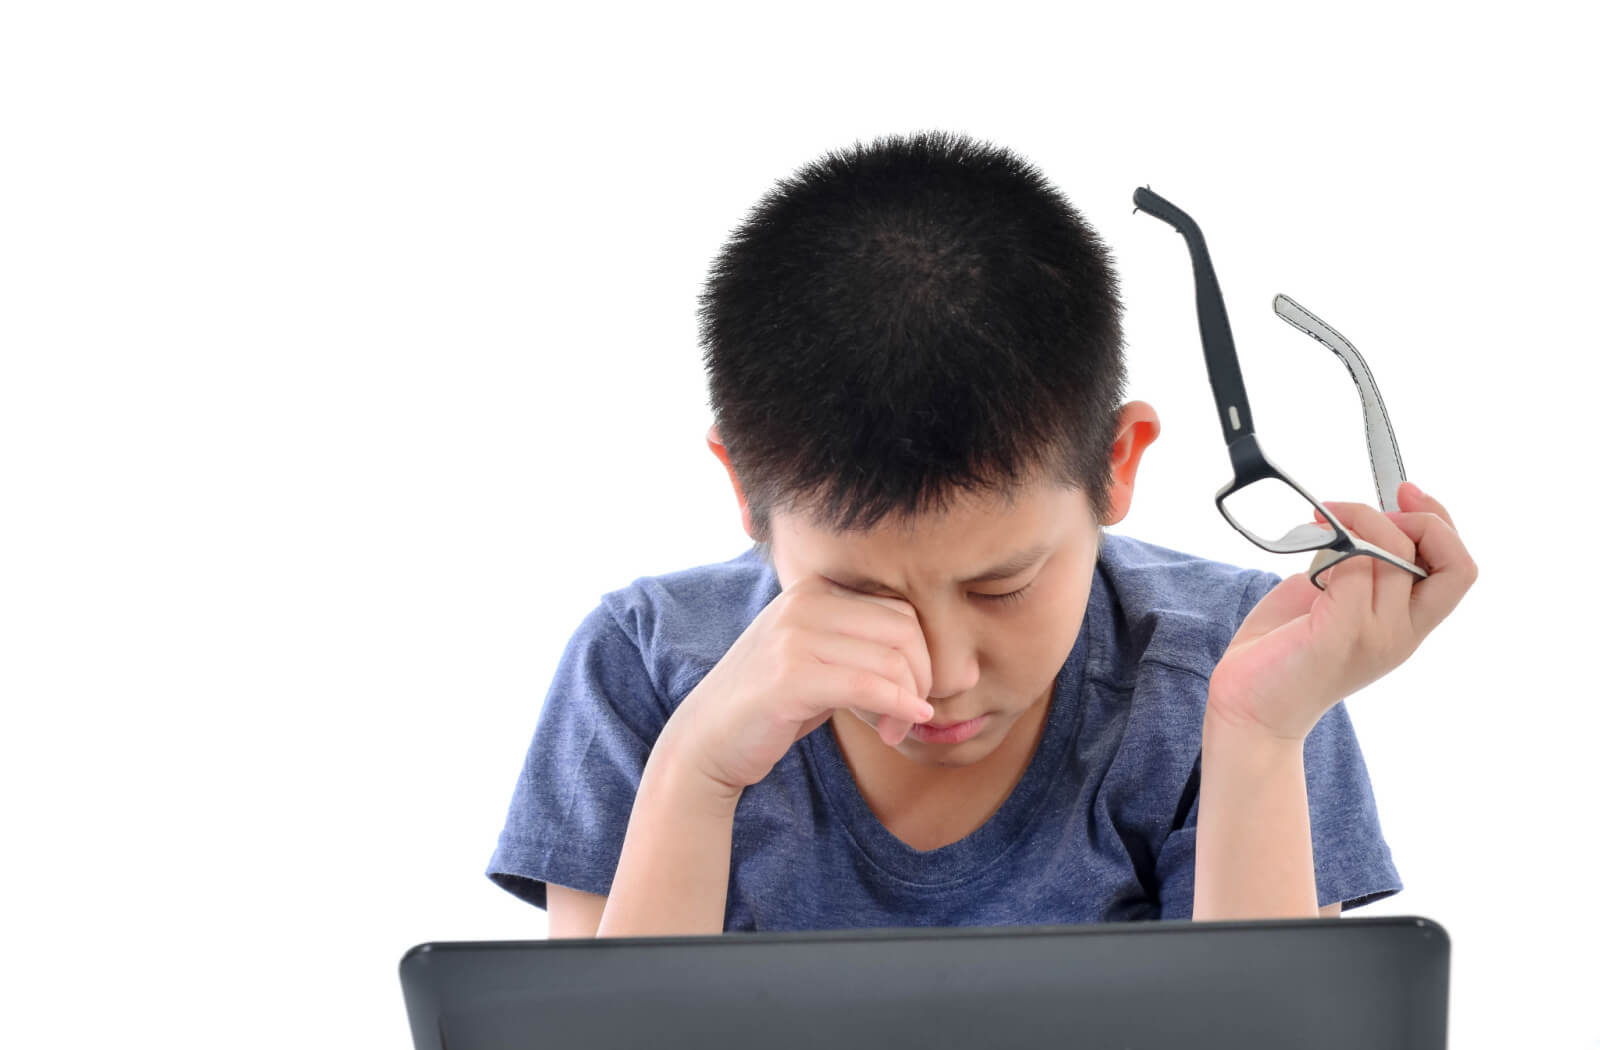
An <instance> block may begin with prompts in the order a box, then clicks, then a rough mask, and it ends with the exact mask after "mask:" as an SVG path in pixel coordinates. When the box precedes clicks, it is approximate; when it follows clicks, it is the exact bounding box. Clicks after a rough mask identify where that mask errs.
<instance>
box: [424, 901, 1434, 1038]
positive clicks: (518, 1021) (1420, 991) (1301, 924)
mask: <svg viewBox="0 0 1600 1050" xmlns="http://www.w3.org/2000/svg"><path fill="white" fill-rule="evenodd" d="M1449 969H1450V941H1449V937H1448V936H1447V935H1446V933H1445V931H1444V929H1443V927H1441V926H1439V925H1438V924H1437V923H1435V922H1432V921H1431V920H1428V919H1423V918H1417V917H1414V916H1398V917H1393V916H1386V917H1375V918H1366V919H1362V918H1340V919H1281V920H1260V921H1251V922H1186V921H1175V920H1168V921H1159V922H1137V923H1103V924H1102V923H1091V924H1081V925H1069V926H1005V927H937V928H930V927H900V928H874V929H862V930H823V931H809V932H782V933H728V934H723V935H720V936H695V937H616V938H599V939H570V940H569V939H561V940H545V941H479V942H462V941H458V942H435V943H428V944H419V945H417V946H416V947H414V948H412V949H411V950H410V951H408V952H407V953H406V954H405V957H404V958H402V959H401V960H400V983H401V988H402V991H403V992H404V995H405V1003H406V1012H407V1014H408V1015H409V1017H410V1021H411V1036H412V1039H413V1041H414V1042H415V1044H416V1047H417V1050H534V1048H539V1050H543V1048H564V1047H585V1048H595V1050H613V1048H622V1047H627V1048H629V1050H636V1048H640V1047H651V1048H658V1047H659V1048H676V1047H682V1048H686V1050H687V1048H693V1050H719V1048H722V1047H729V1048H739V1050H744V1048H759V1050H798V1048H801V1047H805V1048H807V1050H810V1048H815V1047H827V1048H829V1050H853V1048H856V1047H862V1048H865V1047H872V1048H881V1047H896V1046H908V1047H915V1048H916V1050H945V1048H949V1050H956V1048H960V1050H978V1048H981V1050H989V1048H992V1047H993V1048H1000V1047H1016V1048H1036V1047H1037V1048H1043V1047H1049V1048H1051V1050H1066V1048H1074V1047H1084V1048H1089V1047H1093V1048H1095V1050H1111V1048H1115V1050H1155V1048H1160V1050H1172V1048H1179V1047H1181V1048H1182V1050H1211V1048H1213V1047H1214V1048H1218V1050H1222V1048H1226V1050H1240V1048H1250V1047H1274V1048H1276V1047H1298V1048H1306V1050H1321V1048H1324V1047H1325V1048H1328V1050H1333V1048H1338V1050H1350V1048H1352V1047H1361V1048H1363V1050H1380V1048H1388V1047H1394V1048H1397V1050H1398V1048H1402V1047H1403V1048H1405V1050H1434V1048H1437V1050H1444V1046H1445V1014H1446V1005H1447V993H1448V984H1449Z"/></svg>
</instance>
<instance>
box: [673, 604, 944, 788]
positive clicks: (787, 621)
mask: <svg viewBox="0 0 1600 1050" xmlns="http://www.w3.org/2000/svg"><path fill="white" fill-rule="evenodd" d="M932 680H933V672H932V667H931V663H930V661H929V659H928V647H927V642H926V641H925V640H924V639H923V636H922V628H921V626H920V625H919V624H918V622H917V614H916V610H915V609H914V608H912V606H911V604H910V603H909V602H906V601H902V600H901V599H898V598H881V597H878V596H875V595H868V594H861V593H859V592H856V591H851V590H848V589H846V588H844V587H841V586H839V585H837V584H835V583H831V582H830V581H828V580H826V579H823V578H822V577H821V576H816V575H811V576H807V577H805V578H803V579H801V580H800V581H798V582H796V583H795V584H794V585H793V586H792V587H789V588H788V589H787V590H785V591H783V592H782V593H780V594H779V595H778V596H777V597H776V598H774V599H773V600H772V601H771V602H769V603H768V604H767V606H766V608H764V609H762V610H761V612H760V614H759V615H757V616H756V618H755V619H754V620H752V621H751V623H750V626H749V627H747V628H745V630H744V633H743V634H741V635H740V636H739V638H738V640H737V641H735V642H734V643H733V645H732V647H730V648H729V649H728V651H727V652H726V653H725V654H723V657H722V659H721V660H720V661H718V663H717V665H716V666H715V667H713V668H712V669H711V670H710V672H708V673H707V674H706V676H705V678H704V679H702V680H701V682H700V684H699V685H697V686H696V687H695V688H694V690H693V691H691V692H690V693H689V695H688V696H686V697H684V699H683V702H682V703H681V704H679V705H678V710H677V711H675V712H674V713H673V715H672V717H671V718H670V719H669V720H668V723H667V727H666V728H665V729H663V731H662V732H663V734H666V733H668V732H672V733H673V734H674V735H675V736H676V738H677V739H676V744H677V745H678V746H679V747H680V748H681V749H682V750H681V751H680V754H682V755H683V756H684V758H685V759H686V760H687V761H690V762H692V763H693V764H694V765H695V766H696V767H698V769H699V770H700V772H701V773H703V774H704V775H705V776H706V777H708V778H709V779H710V780H711V781H712V782H713V783H714V784H716V785H718V786H720V787H721V788H723V789H725V790H726V792H727V793H729V794H730V795H736V794H738V793H740V792H742V791H743V790H744V789H745V788H746V787H748V786H749V785H751V784H754V783H756V782H757V781H759V780H761V779H762V778H763V777H765V776H766V775H767V774H768V773H770V772H771V771H772V767H773V766H775V765H777V763H778V760H779V759H780V758H782V757H783V756H784V754H785V753H786V752H787V751H788V750H789V748H790V747H792V746H793V745H794V742H795V741H796V740H799V739H800V738H801V737H803V736H805V735H806V734H807V733H809V732H811V731H812V730H813V729H816V728H817V727H818V726H820V725H821V724H822V723H823V722H826V721H827V720H828V719H829V718H830V717H832V715H833V712H834V711H836V710H841V709H849V710H852V711H854V712H855V713H856V714H857V715H859V716H861V718H862V719H863V720H865V721H867V722H869V723H873V722H875V723H876V725H877V729H878V735H879V737H880V738H881V739H882V740H883V742H884V744H885V745H887V746H888V747H898V746H899V744H900V742H901V741H902V740H904V739H905V736H906V733H908V732H909V731H910V729H911V724H912V723H913V722H926V721H928V720H930V719H931V718H932V717H933V708H932V706H931V705H929V704H928V703H927V702H926V701H925V700H924V699H923V698H924V697H926V696H927V695H928V692H929V690H930V689H931V688H932Z"/></svg>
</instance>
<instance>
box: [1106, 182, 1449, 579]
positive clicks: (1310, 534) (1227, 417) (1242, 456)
mask: <svg viewBox="0 0 1600 1050" xmlns="http://www.w3.org/2000/svg"><path fill="white" fill-rule="evenodd" d="M1133 204H1134V211H1135V212H1138V211H1146V212H1149V213H1150V214H1151V215H1154V216H1155V217H1156V218H1158V219H1160V220H1162V221H1163V222H1165V223H1167V224H1168V225H1169V226H1171V227H1173V228H1174V229H1176V230H1177V231H1178V232H1179V233H1181V234H1182V235H1183V239H1184V241H1185V243H1187V244H1188V246H1189V255H1190V258H1191V259H1192V260H1193V262H1194V279H1195V299H1196V306H1197V309H1198V311H1199V316H1200V342H1201V345H1202V347H1203V348H1204V350H1205V359H1206V375H1207V376H1208V377H1209V379H1210V380H1211V392H1212V395H1213V396H1214V397H1215V399H1216V404H1217V415H1218V418H1219V420H1220V421H1221V423H1222V436H1223V440H1224V441H1225V442H1226V443H1227V446H1228V458H1229V460H1230V461H1231V463H1232V465H1233V474H1234V476H1233V480H1232V481H1230V482H1229V483H1228V484H1226V485H1224V486H1222V488H1220V489H1218V490H1217V495H1216V503H1217V510H1218V511H1220V512H1221V513H1222V516H1223V518H1224V519H1225V520H1226V521H1227V522H1228V524H1229V525H1232V526H1233V527H1234V529H1235V530H1237V531H1238V532H1239V533H1240V534H1241V535H1243V536H1244V537H1245V538H1246V539H1248V540H1249V541H1250V542H1252V543H1254V544H1255V545H1256V546H1258V547H1260V548H1262V549H1263V550H1267V551H1271V552H1273V553H1274V554H1294V553H1300V552H1304V551H1312V550H1315V551H1321V552H1322V553H1321V554H1319V555H1318V556H1317V558H1316V559H1315V560H1314V561H1313V562H1312V566H1311V582H1312V583H1313V584H1315V585H1316V587H1317V589H1318V590H1327V588H1326V587H1325V586H1323V584H1322V582H1321V577H1322V575H1323V574H1324V573H1326V572H1327V571H1328V570H1330V569H1332V568H1333V567H1334V566H1335V565H1337V564H1339V563H1340V562H1342V561H1345V560H1346V559H1348V558H1352V557H1356V556H1358V555H1366V556H1368V557H1373V558H1378V559H1380V560H1382V561H1386V562H1388V563H1389V564H1391V565H1396V566H1399V567H1400V568H1402V569H1405V570H1406V571H1407V572H1409V573H1411V574H1412V575H1413V576H1416V577H1418V578H1419V579H1426V578H1427V576H1428V573H1427V570H1425V569H1423V568H1422V567H1421V566H1418V565H1413V564H1412V563H1411V562H1408V561H1406V560H1405V559H1403V558H1399V557H1396V556H1395V555H1393V554H1390V553H1389V552H1388V551H1386V550H1384V549H1383V548H1381V547H1378V546H1377V545H1375V544H1372V543H1369V542H1367V541H1366V540H1363V539H1362V538H1361V537H1359V536H1356V535H1355V534H1354V533H1352V532H1350V530H1349V529H1347V528H1345V527H1344V525H1342V524H1341V523H1340V522H1339V519H1338V518H1336V517H1334V516H1333V513H1332V512H1331V511H1329V510H1328V508H1327V507H1324V506H1323V505H1322V503H1321V502H1320V501H1319V500H1318V499H1317V498H1316V497H1315V496H1313V495H1311V493H1309V492H1307V491H1306V490H1305V488H1304V487H1303V486H1301V485H1300V483H1299V482H1297V481H1295V480H1294V479H1293V478H1291V477H1289V475H1287V474H1285V473H1284V472H1283V471H1282V470H1281V469H1280V468H1279V467H1278V466H1277V464H1275V463H1273V462H1272V460H1270V459H1269V458H1267V454H1266V453H1265V452H1263V451H1262V449H1261V445H1260V443H1259V442H1258V441H1257V440H1256V435H1255V422H1254V420H1253V419H1252V417H1251V414H1250V399H1249V398H1248V397H1247V396H1246V395H1245V391H1244V375H1243V373H1241V371H1240V370H1239V354H1238V351H1237V350H1235V349H1234V345H1233V332H1232V329H1231V328H1229V326H1228V312H1227V310H1226V308H1225V307H1224V306H1223V304H1222V288H1221V286H1220V285H1219V284H1218V283H1217V274H1216V270H1215V269H1214V268H1213V267H1212V265H1211V256H1210V253H1208V252H1207V251H1206V242H1205V236H1204V235H1203V234H1202V233H1201V232H1200V227H1199V225H1198V224H1197V223H1196V222H1195V221H1194V220H1193V219H1191V218H1190V217H1189V216H1188V214H1187V213H1185V212H1184V211H1183V210H1182V209H1181V208H1179V207H1178V206H1177V205H1175V204H1173V203H1172V202H1171V201H1169V200H1167V199H1165V198H1164V197H1162V196H1160V195H1159V194H1157V193H1154V192H1153V191H1151V189H1150V188H1149V187H1148V186H1141V187H1139V188H1138V189H1135V190H1134V191H1133ZM1282 298H1287V297H1282ZM1291 302H1292V300H1291ZM1295 305H1297V306H1298V304H1295ZM1300 309H1301V310H1304V308H1303V307H1300ZM1280 313H1281V310H1280ZM1286 319H1287V318H1286ZM1297 327H1298V325H1297ZM1308 334H1309V333H1308ZM1351 350H1352V352H1353V350H1354V348H1351ZM1346 364H1347V365H1348V364H1349V362H1348V361H1346ZM1353 374H1354V373H1353V372H1352V375H1353ZM1374 389H1375V387H1374ZM1382 422H1383V426H1384V428H1385V430H1388V421H1387V416H1386V415H1385V418H1384V419H1383V421H1382ZM1387 437H1388V440H1389V442H1390V447H1391V448H1393V449H1394V466H1395V468H1396V470H1397V471H1398V473H1399V477H1400V478H1401V479H1404V477H1405V474H1404V471H1403V469H1400V466H1399V451H1398V445H1395V444H1394V434H1393V432H1392V431H1389V432H1388V434H1387ZM1266 479H1275V480H1277V481H1281V482H1283V483H1284V484H1286V485H1288V486H1290V487H1291V488H1293V489H1294V490H1295V491H1296V492H1298V493H1299V494H1300V495H1301V496H1303V497H1304V498H1305V499H1306V501H1307V502H1309V503H1310V504H1312V505H1313V506H1315V507H1316V508H1317V510H1318V511H1320V512H1321V514H1322V516H1323V517H1324V518H1325V519H1327V521H1328V524H1329V526H1331V533H1332V534H1331V535H1329V533H1330V529H1329V528H1324V527H1323V526H1321V525H1317V524H1314V523H1308V524H1306V525H1303V526H1300V527H1297V528H1295V529H1291V530H1290V531H1289V532H1288V533H1286V534H1285V535H1284V536H1283V538H1282V539H1280V540H1277V541H1274V542H1271V543H1269V542H1267V541H1265V540H1262V539H1261V538H1260V537H1258V536H1256V535H1255V534H1254V533H1252V532H1251V531H1250V530H1249V529H1246V528H1245V527H1244V526H1243V525H1241V524H1240V523H1239V522H1238V521H1236V520H1235V519H1234V517H1233V515H1232V514H1230V513H1228V508H1227V506H1226V504H1225V503H1224V501H1225V500H1226V499H1227V497H1228V496H1230V495H1232V494H1233V493H1235V492H1238V491H1239V490H1240V489H1242V488H1244V487H1246V486H1247V485H1252V484H1254V483H1255V482H1257V481H1262V480H1266ZM1382 496H1383V493H1382V489H1381V488H1380V489H1379V499H1380V502H1381V501H1382ZM1301 543H1303V544H1304V545H1303V546H1302V545H1299V544H1301ZM1330 554H1335V555H1336V556H1332V557H1330V556H1329V555H1330Z"/></svg>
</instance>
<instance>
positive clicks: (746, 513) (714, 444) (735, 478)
mask: <svg viewBox="0 0 1600 1050" xmlns="http://www.w3.org/2000/svg"><path fill="white" fill-rule="evenodd" d="M706 444H707V445H709V446H710V447H711V454H712V455H713V456H716V457H717V458H718V459H720V460H722V466H723V467H724V468H725V469H726V470H727V471H728V480H729V481H731V482H733V495H734V498H735V499H737V500H738V501H739V517H740V519H741V520H742V521H743V523H744V534H745V535H746V536H749V537H750V538H751V539H755V533H754V532H752V531H751V530H750V508H749V506H748V505H746V503H745V501H744V489H743V488H741V487H740V486H739V475H737V474H735V473H734V472H733V464H732V463H730V462H728V448H727V446H726V445H724V444H723V443H722V435H721V434H719V433H717V427H716V424H714V423H713V424H712V426H711V429H710V430H708V431H706Z"/></svg>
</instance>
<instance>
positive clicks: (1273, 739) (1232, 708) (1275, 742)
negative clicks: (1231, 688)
mask: <svg viewBox="0 0 1600 1050" xmlns="http://www.w3.org/2000/svg"><path fill="white" fill-rule="evenodd" d="M1201 734H1202V740H1205V739H1208V738H1215V739H1225V740H1227V741H1228V742H1229V744H1230V745H1231V746H1237V747H1245V748H1250V749H1252V750H1260V751H1283V750H1289V749H1294V750H1296V751H1299V750H1300V749H1303V748H1304V747H1305V743H1306V734H1304V733H1293V732H1290V733H1285V732H1283V731H1282V730H1279V729H1275V728H1273V727H1271V726H1269V725H1267V724H1265V723H1264V722H1262V721H1260V720H1259V719H1257V718H1255V717H1253V716H1251V715H1249V714H1246V713H1243V709H1242V708H1241V706H1240V705H1238V704H1231V703H1228V702H1225V701H1221V700H1219V699H1218V698H1217V697H1216V695H1215V694H1208V695H1207V696H1206V713H1205V719H1204V721H1203V723H1202V726H1201Z"/></svg>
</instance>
